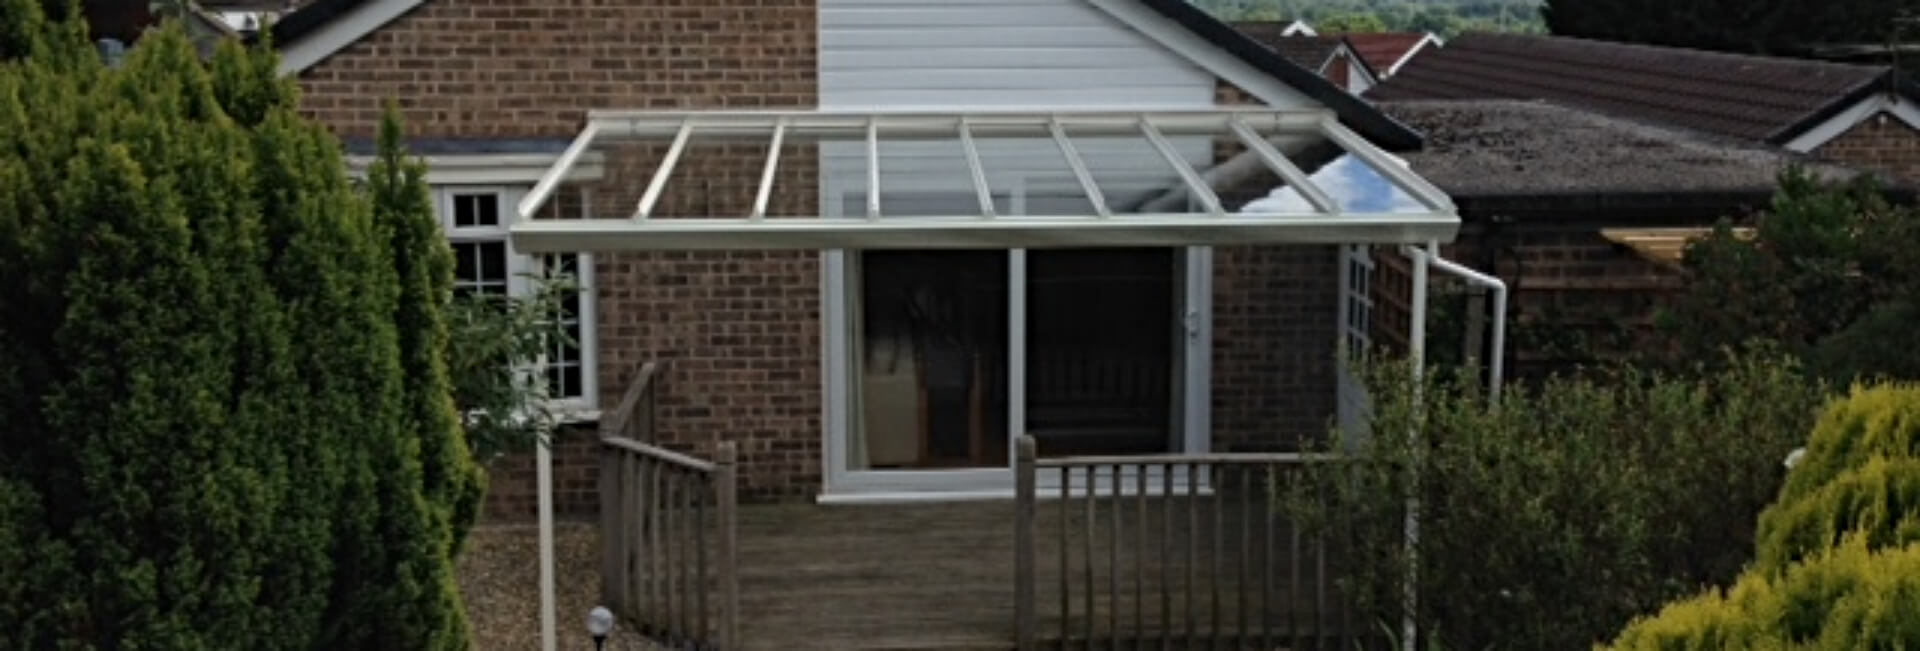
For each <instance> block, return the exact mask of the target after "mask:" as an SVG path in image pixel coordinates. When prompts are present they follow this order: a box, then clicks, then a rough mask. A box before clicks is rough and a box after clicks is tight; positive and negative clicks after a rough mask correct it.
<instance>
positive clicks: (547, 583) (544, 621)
mask: <svg viewBox="0 0 1920 651" xmlns="http://www.w3.org/2000/svg"><path fill="white" fill-rule="evenodd" d="M541 438H542V440H541V441H540V444H539V445H536V446H534V453H533V454H534V457H535V458H534V473H535V474H536V475H537V476H536V477H535V483H538V484H539V485H540V498H539V500H540V505H539V509H540V649H541V651H556V650H557V649H558V648H559V646H560V643H559V640H558V638H557V637H556V636H557V634H558V631H556V630H555V628H554V626H555V624H554V596H553V450H552V449H550V448H551V445H552V443H553V435H552V433H548V434H546V435H545V436H542V437H541Z"/></svg>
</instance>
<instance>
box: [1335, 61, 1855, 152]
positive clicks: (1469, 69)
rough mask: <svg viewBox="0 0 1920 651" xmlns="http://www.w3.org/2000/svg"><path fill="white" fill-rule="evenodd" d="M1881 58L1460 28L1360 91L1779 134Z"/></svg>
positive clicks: (1850, 87) (1849, 89)
mask: <svg viewBox="0 0 1920 651" xmlns="http://www.w3.org/2000/svg"><path fill="white" fill-rule="evenodd" d="M1891 78H1892V77H1891V70H1890V69H1889V68H1887V67H1885V66H1860V65H1848V64H1839V63H1828V62H1822V61H1807V60H1799V59H1784V58H1770V57H1757V56H1745V55H1735V54H1724V53H1718V52H1706V51H1701V50H1688V49H1680V48H1668V47H1653V46H1645V45H1629V44H1622V43H1610V42H1604V41H1590V40H1582V39H1572V38H1564V37H1551V36H1523V35H1515V34H1466V35H1462V36H1460V37H1457V38H1455V39H1453V40H1452V41H1449V42H1448V43H1447V46H1446V47H1443V48H1437V49H1435V50H1434V51H1432V52H1426V53H1423V54H1421V55H1420V56H1418V57H1415V58H1414V59H1413V60H1412V61H1410V62H1408V63H1407V65H1406V66H1404V67H1402V68H1401V69H1400V71H1399V73H1398V74H1395V75H1394V76H1393V77H1392V78H1391V79H1388V80H1387V81H1385V82H1383V83H1381V84H1380V85H1378V86H1375V87H1373V88H1372V89H1371V90H1369V91H1368V92H1367V98H1368V99H1374V100H1380V101H1391V100H1406V99H1498V98H1504V99H1545V100H1550V101H1553V102H1557V103H1562V104H1566V105H1569V106H1576V107H1581V108H1586V109H1590V110H1595V111H1599V112H1603V113H1607V114H1609V115H1616V116H1621V117H1627V118H1633V119H1638V120H1643V121H1651V122H1656V123H1660V124H1668V125H1673V126H1678V127H1682V128H1687V129H1694V130H1698V131H1704V132H1707V133H1715V134H1721V135H1727V136H1732V137H1736V138H1743V139H1748V140H1759V141H1765V142H1771V143H1775V144H1781V143H1785V142H1787V141H1788V140H1791V139H1792V138H1793V137H1794V136H1796V135H1798V134H1799V133H1800V132H1802V131H1805V130H1806V129H1809V128H1811V127H1813V126H1814V125H1816V124H1818V123H1819V122H1821V121H1822V120H1825V119H1827V118H1829V117H1831V116H1832V115H1833V114H1834V113H1837V112H1838V111H1839V110H1841V109H1843V108H1845V107H1846V106H1848V105H1851V104H1853V103H1855V102H1858V101H1859V100H1861V99H1865V98H1866V97H1868V96H1869V94H1870V93H1871V92H1872V91H1873V90H1874V89H1876V88H1882V87H1885V86H1883V84H1887V83H1889V81H1890V80H1891Z"/></svg>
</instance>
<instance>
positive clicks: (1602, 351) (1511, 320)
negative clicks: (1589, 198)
mask: <svg viewBox="0 0 1920 651" xmlns="http://www.w3.org/2000/svg"><path fill="white" fill-rule="evenodd" d="M1495 237H1496V236H1490V235H1488V234H1486V233H1485V232H1480V231H1467V232H1463V233H1462V234H1461V237H1460V239H1458V240H1455V241H1454V242H1453V243H1452V244H1447V245H1443V246H1442V247H1441V255H1443V256H1445V257H1447V258H1448V259H1451V260H1454V261H1456V262H1460V263H1462V264H1465V265H1467V266H1468V267H1471V268H1474V269H1476V270H1479V271H1482V272H1487V273H1491V274H1493V275H1494V276H1496V277H1499V278H1500V279H1501V280H1503V281H1505V282H1506V283H1507V286H1508V288H1509V290H1510V292H1511V294H1510V295H1509V297H1508V311H1509V314H1508V333H1507V343H1508V346H1507V367H1508V376H1509V377H1512V378H1516V379H1520V378H1537V377H1543V376H1545V375H1547V374H1551V373H1556V372H1565V371H1571V370H1574V368H1575V367H1576V365H1579V364H1582V363H1587V362H1590V361H1593V360H1594V359H1595V358H1609V357H1613V356H1617V355H1622V354H1627V353H1629V352H1632V351H1634V350H1636V349H1637V347H1638V346H1641V345H1645V344H1647V343H1649V342H1648V341H1647V339H1646V337H1647V336H1648V335H1649V334H1650V332H1649V329H1650V327H1651V325H1652V321H1653V317H1654V315H1655V313H1656V311H1657V310H1658V308H1659V305H1660V302H1661V301H1662V300H1664V299H1665V298H1666V297H1667V296H1668V295H1669V294H1671V293H1672V292H1673V291H1674V290H1676V289H1678V288H1679V286H1680V282H1681V272H1680V271H1679V270H1678V269H1677V268H1673V267H1668V266H1664V265H1661V264H1658V263H1655V262H1652V261H1649V260H1647V259H1646V258H1644V257H1641V256H1640V255H1639V254H1638V253H1636V252H1634V251H1633V250H1632V249H1631V248H1629V247H1626V246H1622V245H1619V244H1615V243H1613V242H1611V241H1608V240H1607V239H1606V238H1605V237H1604V236H1602V235H1601V234H1600V233H1599V231H1597V230H1582V229H1554V230H1546V229H1538V230H1525V229H1521V230H1516V231H1512V232H1507V233H1503V234H1500V235H1498V236H1497V239H1494V238H1495ZM1489 246H1492V247H1495V248H1496V250H1497V251H1498V255H1496V256H1494V257H1493V258H1492V260H1493V263H1492V264H1491V265H1488V263H1487V262H1486V261H1487V260H1488V258H1487V257H1486V256H1484V255H1483V253H1484V252H1485V251H1486V249H1487V248H1488V247H1489ZM1374 262H1375V264H1374V270H1375V271H1374V278H1373V281H1374V282H1373V299H1374V319H1373V324H1372V328H1373V339H1374V342H1375V343H1376V344H1378V345H1382V346H1385V347H1387V348H1388V349H1390V350H1399V351H1404V350H1405V349H1406V345H1407V341H1408V339H1407V335H1408V332H1409V326H1410V323H1411V321H1410V319H1409V317H1410V315H1411V302H1410V301H1411V294H1412V276H1411V274H1412V263H1411V261H1409V260H1407V258H1406V257H1404V256H1401V255H1399V254H1398V253H1395V252H1391V251H1389V250H1387V249H1386V248H1385V247H1376V249H1375V250H1374ZM1460 289H1461V288H1460V286H1459V285H1458V283H1456V282H1455V281H1453V280H1452V277H1451V276H1445V275H1441V274H1432V275H1431V277H1430V279H1429V303H1428V307H1429V309H1430V310H1446V309H1453V310H1464V308H1465V302H1464V301H1463V300H1461V299H1459V298H1449V295H1450V293H1451V291H1458V290H1460ZM1454 295H1455V296H1457V294H1454ZM1449 301H1451V303H1449ZM1443 321H1444V320H1443V319H1441V318H1440V317H1438V316H1437V313H1436V316H1435V317H1434V318H1433V319H1432V320H1430V321H1429V322H1428V326H1429V328H1430V329H1432V330H1433V332H1434V333H1435V337H1434V338H1433V339H1431V340H1430V344H1429V345H1430V350H1431V351H1432V353H1433V354H1434V355H1435V356H1436V358H1440V357H1445V356H1452V357H1454V358H1458V357H1459V356H1460V354H1461V347H1462V346H1464V345H1465V341H1464V339H1457V338H1455V337H1454V335H1458V334H1460V333H1459V332H1458V331H1444V330H1443V329H1444V328H1445V327H1446V326H1444V325H1442V322H1443ZM1443 332H1444V334H1442V333H1443ZM1442 347H1447V348H1450V350H1439V349H1440V348H1442Z"/></svg>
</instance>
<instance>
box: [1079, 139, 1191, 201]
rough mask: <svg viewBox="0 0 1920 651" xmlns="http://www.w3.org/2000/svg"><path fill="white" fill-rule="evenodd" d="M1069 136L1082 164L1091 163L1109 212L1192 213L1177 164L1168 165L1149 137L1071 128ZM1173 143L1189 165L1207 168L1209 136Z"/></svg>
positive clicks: (1092, 172) (1089, 164)
mask: <svg viewBox="0 0 1920 651" xmlns="http://www.w3.org/2000/svg"><path fill="white" fill-rule="evenodd" d="M1067 134H1068V135H1069V137H1071V138H1072V140H1073V145H1074V148H1075V149H1076V150H1077V151H1078V152H1079V154H1080V158H1081V160H1083V161H1085V164H1086V167H1087V172H1088V175H1089V176H1091V177H1093V182H1094V186H1095V187H1097V188H1099V190H1100V193H1101V194H1102V195H1103V196H1104V198H1105V199H1106V202H1107V209H1108V210H1110V211H1112V212H1113V214H1116V215H1139V214H1154V213H1162V214H1164V213H1168V212H1184V211H1185V210H1186V206H1187V201H1186V197H1185V193H1186V192H1187V187H1186V183H1185V182H1184V181H1182V180H1181V178H1180V174H1179V172H1177V171H1175V170H1174V167H1173V165H1171V164H1169V163H1168V162H1167V158H1166V157H1165V156H1163V155H1161V154H1160V150H1159V148H1157V147H1154V146H1153V143H1152V142H1151V141H1149V140H1147V139H1146V137H1144V136H1142V135H1140V134H1129V135H1110V134H1105V135H1084V134H1082V133H1080V132H1077V131H1076V130H1074V129H1072V128H1068V129H1067ZM1169 141H1170V142H1171V144H1173V146H1174V148H1175V149H1176V150H1178V151H1179V152H1180V154H1181V156H1182V157H1183V158H1185V159H1186V160H1187V162H1188V163H1189V164H1194V163H1196V162H1197V163H1202V164H1204V163H1205V162H1206V161H1207V160H1208V158H1209V157H1210V155H1211V150H1212V147H1211V146H1210V144H1209V143H1208V141H1207V138H1206V137H1198V138H1195V137H1191V136H1174V137H1170V138H1169ZM1076 182H1077V181H1076ZM1075 194H1084V193H1075ZM1170 201H1171V203H1170ZM1088 208H1089V209H1090V208H1091V206H1088ZM1081 214H1090V213H1081Z"/></svg>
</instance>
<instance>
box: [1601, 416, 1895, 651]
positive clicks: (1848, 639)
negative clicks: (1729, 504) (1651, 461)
mask: <svg viewBox="0 0 1920 651" xmlns="http://www.w3.org/2000/svg"><path fill="white" fill-rule="evenodd" d="M1916 410H1920V391H1916V390H1914V389H1912V388H1907V387H1896V386H1880V387H1874V388H1856V389H1855V390H1854V391H1853V393H1852V395H1850V396H1848V397H1847V398H1845V399H1842V400H1838V401H1835V402H1834V403H1833V404H1832V405H1830V406H1829V407H1828V408H1827V409H1826V410H1825V413H1824V414H1823V415H1822V417H1821V419H1820V423H1819V426H1818V427H1816V428H1815V429H1814V432H1813V435H1812V439H1811V440H1810V441H1809V443H1808V448H1807V454H1806V455H1805V456H1804V457H1803V458H1802V460H1801V462H1800V463H1799V465H1797V466H1796V467H1795V468H1794V469H1793V470H1792V472H1790V473H1789V475H1788V479H1787V484H1786V486H1785V487H1784V488H1783V489H1782V490H1781V492H1780V500H1779V502H1777V503H1776V504H1775V505H1774V506H1772V507H1770V508H1769V509H1768V510H1767V511H1766V513H1765V514H1764V515H1762V517H1761V520H1760V540H1759V541H1758V544H1757V546H1756V548H1757V555H1758V560H1757V562H1755V563H1754V565H1753V566H1752V567H1751V568H1749V569H1748V570H1747V571H1746V573H1745V574H1743V575H1742V577H1741V579H1740V581H1739V582H1738V583H1737V584H1735V585H1734V587H1733V588H1732V589H1731V590H1729V591H1727V592H1725V593H1721V592H1718V591H1714V592H1708V593H1706V594H1703V595H1700V596H1698V597H1694V598H1691V599H1688V600H1685V601H1682V602H1679V603H1676V604H1673V605H1670V606H1668V607H1667V608H1665V609H1664V610H1662V611H1660V612H1659V613H1658V614H1657V615H1655V616H1652V617H1647V618H1643V619H1640V620H1636V621H1635V622H1633V623H1632V624H1631V625H1629V626H1628V627H1627V628H1626V630H1625V631H1623V632H1622V633H1621V635H1620V637H1619V638H1618V640H1617V641H1616V642H1615V646H1614V648H1618V649H1625V650H1632V649H1661V650H1665V649H1747V648H1788V647H1792V648H1810V649H1891V648H1915V647H1920V599H1916V598H1915V596H1916V594H1920V457H1916V456H1915V454H1914V453H1915V449H1914V443H1915V442H1916V439H1915V433H1916V429H1920V422H1916V421H1915V420H1914V416H1915V415H1916V413H1920V412H1917V411H1916Z"/></svg>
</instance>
